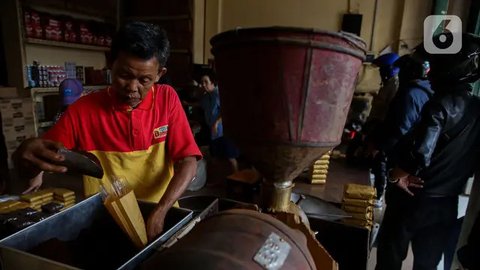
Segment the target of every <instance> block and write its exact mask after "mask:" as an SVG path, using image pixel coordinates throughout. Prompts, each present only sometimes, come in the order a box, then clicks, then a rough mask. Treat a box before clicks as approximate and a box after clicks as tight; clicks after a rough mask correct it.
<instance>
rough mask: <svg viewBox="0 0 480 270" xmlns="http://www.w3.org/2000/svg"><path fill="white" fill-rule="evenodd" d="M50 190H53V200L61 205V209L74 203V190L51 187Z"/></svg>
mask: <svg viewBox="0 0 480 270" xmlns="http://www.w3.org/2000/svg"><path fill="white" fill-rule="evenodd" d="M51 190H52V191H53V198H54V199H55V201H54V202H56V203H59V204H61V205H63V209H62V210H64V209H67V208H70V207H72V206H73V205H74V204H75V201H76V197H75V192H73V191H71V190H69V189H65V188H53V189H51Z"/></svg>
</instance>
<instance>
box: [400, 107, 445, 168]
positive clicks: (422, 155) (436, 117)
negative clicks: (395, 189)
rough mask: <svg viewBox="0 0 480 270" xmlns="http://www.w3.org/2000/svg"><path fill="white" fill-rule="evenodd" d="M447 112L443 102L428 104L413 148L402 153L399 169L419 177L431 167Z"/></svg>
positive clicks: (415, 134)
mask: <svg viewBox="0 0 480 270" xmlns="http://www.w3.org/2000/svg"><path fill="white" fill-rule="evenodd" d="M447 116H448V113H447V110H446V109H445V106H444V105H443V104H442V102H441V100H432V101H430V102H428V103H427V104H426V105H425V107H424V109H423V110H422V113H421V120H420V122H419V124H418V125H417V126H416V128H415V130H414V133H413V142H412V143H411V144H410V145H411V147H408V148H407V149H405V151H402V152H401V153H400V160H399V161H398V162H399V164H398V165H399V167H400V168H401V169H403V170H404V171H406V172H408V173H410V174H412V175H417V174H418V173H419V172H420V171H421V170H422V169H424V168H426V167H428V166H429V165H430V160H431V157H432V154H433V152H434V150H435V147H436V145H437V141H438V138H439V136H440V134H441V133H442V131H443V129H444V126H445V124H446V120H447Z"/></svg>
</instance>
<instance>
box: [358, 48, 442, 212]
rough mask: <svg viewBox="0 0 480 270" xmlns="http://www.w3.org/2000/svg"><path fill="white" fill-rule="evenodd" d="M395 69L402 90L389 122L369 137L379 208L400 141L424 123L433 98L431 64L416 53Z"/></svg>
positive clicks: (402, 58) (393, 102)
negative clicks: (422, 115) (429, 76)
mask: <svg viewBox="0 0 480 270" xmlns="http://www.w3.org/2000/svg"><path fill="white" fill-rule="evenodd" d="M394 66H396V67H398V68H399V69H400V72H399V75H398V76H399V81H400V87H399V89H398V91H397V93H396V95H395V96H394V98H393V99H392V102H391V103H390V106H389V109H388V112H387V115H386V117H385V120H384V121H383V123H382V124H381V125H380V126H379V127H378V128H377V129H376V130H375V132H372V134H371V136H370V138H368V141H369V146H370V147H371V148H372V149H371V150H370V151H369V155H370V156H372V157H373V161H372V168H371V169H372V170H371V171H372V173H373V175H374V177H375V189H376V190H377V206H381V205H382V201H381V198H382V195H383V193H384V189H385V185H386V182H387V173H388V168H389V167H390V166H391V165H390V164H392V163H393V161H394V159H395V156H394V155H395V152H396V151H395V150H398V149H399V148H400V147H401V145H402V144H401V143H400V141H401V140H402V138H404V137H405V136H406V135H407V133H409V132H410V130H411V129H412V128H413V126H414V125H415V124H416V123H417V122H418V121H419V120H420V112H421V110H422V108H423V105H424V104H425V103H427V101H428V100H429V99H430V98H431V97H432V96H433V90H432V89H431V86H430V82H429V81H428V79H427V74H428V71H429V69H430V68H429V63H428V61H425V60H424V59H423V58H422V57H421V56H420V55H418V54H415V53H414V54H412V55H404V56H402V57H400V58H399V59H398V60H397V61H395V63H394ZM387 159H388V161H387Z"/></svg>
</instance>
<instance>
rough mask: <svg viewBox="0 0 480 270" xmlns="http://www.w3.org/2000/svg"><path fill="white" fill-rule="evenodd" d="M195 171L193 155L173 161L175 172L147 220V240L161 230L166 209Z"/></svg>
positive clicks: (179, 194) (151, 238) (178, 195)
mask: <svg viewBox="0 0 480 270" xmlns="http://www.w3.org/2000/svg"><path fill="white" fill-rule="evenodd" d="M196 171H197V158H196V157H194V156H189V157H185V158H184V159H182V160H179V161H177V162H175V173H174V175H173V177H172V180H170V183H169V184H168V187H167V190H166V191H165V193H164V194H163V196H162V198H161V199H160V201H159V202H158V205H157V207H155V210H153V212H152V214H150V217H149V218H148V221H147V236H148V240H149V241H152V240H153V239H155V237H157V236H158V235H159V234H160V233H161V232H162V230H163V222H164V220H165V216H166V215H167V212H168V210H169V209H170V208H171V207H172V206H173V204H175V202H176V201H177V200H178V198H180V196H181V195H182V193H183V192H184V191H185V189H186V188H187V187H188V185H189V184H190V182H191V181H192V178H193V177H194V176H195V173H196Z"/></svg>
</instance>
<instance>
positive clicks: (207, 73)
mask: <svg viewBox="0 0 480 270" xmlns="http://www.w3.org/2000/svg"><path fill="white" fill-rule="evenodd" d="M203 76H208V78H209V79H210V81H211V82H212V83H213V84H215V85H217V74H215V71H213V70H212V69H205V70H202V72H201V73H200V79H201V78H202V77H203Z"/></svg>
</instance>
